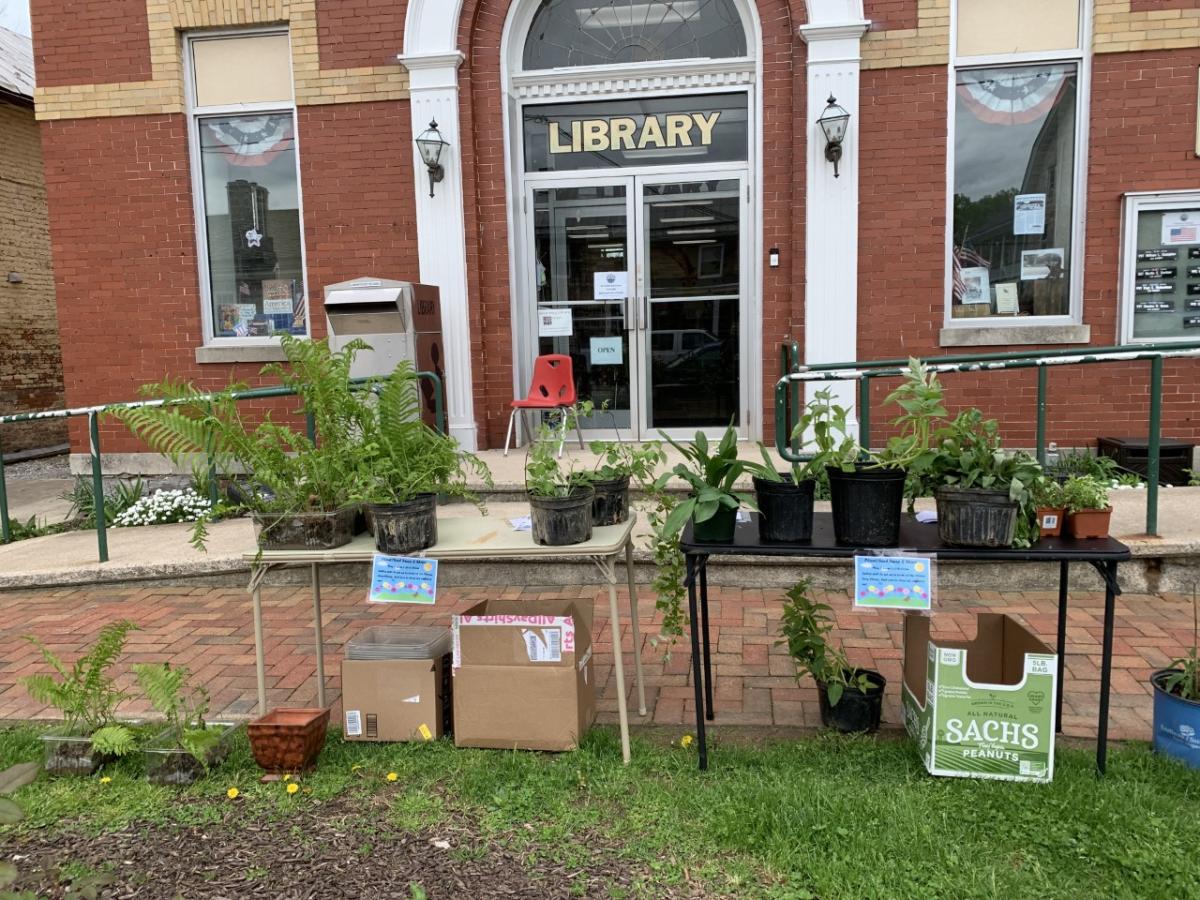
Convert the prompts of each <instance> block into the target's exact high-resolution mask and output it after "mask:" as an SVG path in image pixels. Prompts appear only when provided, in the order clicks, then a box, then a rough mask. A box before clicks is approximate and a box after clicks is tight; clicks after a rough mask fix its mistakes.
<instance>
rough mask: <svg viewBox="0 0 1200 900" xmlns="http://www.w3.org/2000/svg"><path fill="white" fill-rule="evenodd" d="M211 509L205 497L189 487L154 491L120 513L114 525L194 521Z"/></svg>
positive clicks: (126, 525) (127, 525)
mask: <svg viewBox="0 0 1200 900" xmlns="http://www.w3.org/2000/svg"><path fill="white" fill-rule="evenodd" d="M209 509H211V504H210V503H209V502H208V498H207V497H201V496H200V495H199V494H197V493H196V492H195V491H193V490H192V489H191V488H188V489H187V490H182V491H179V490H177V491H155V492H154V493H153V494H150V495H149V496H146V497H143V498H142V499H141V500H139V501H138V502H137V503H135V504H133V506H131V507H129V509H127V510H125V511H124V512H122V513H120V514H119V515H118V516H117V518H116V521H114V522H113V524H114V525H116V526H118V527H122V528H123V527H129V526H133V525H166V524H169V523H171V522H195V521H196V520H197V519H198V518H200V517H201V516H202V515H204V514H205V513H207V512H208V511H209Z"/></svg>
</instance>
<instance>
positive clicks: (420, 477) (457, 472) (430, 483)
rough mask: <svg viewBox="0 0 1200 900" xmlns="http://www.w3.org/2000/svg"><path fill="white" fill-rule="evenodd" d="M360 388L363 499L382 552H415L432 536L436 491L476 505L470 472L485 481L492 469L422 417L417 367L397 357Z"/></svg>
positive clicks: (434, 538)
mask: <svg viewBox="0 0 1200 900" xmlns="http://www.w3.org/2000/svg"><path fill="white" fill-rule="evenodd" d="M370 387H371V389H370V390H367V391H363V392H360V393H359V394H358V395H357V399H358V400H359V402H360V403H361V405H362V407H363V408H362V411H361V413H360V414H359V420H360V422H361V423H362V433H361V437H360V440H361V443H362V445H363V464H362V465H363V478H364V481H365V485H364V487H363V492H362V493H363V498H364V500H365V501H366V502H367V503H368V504H369V505H368V507H367V509H368V512H369V518H370V521H371V527H372V529H373V531H374V533H375V547H376V549H377V550H379V552H380V553H391V554H404V553H414V552H417V551H420V550H424V549H426V548H427V547H432V546H433V545H434V544H436V543H437V497H438V494H442V495H444V496H449V497H461V498H464V499H467V500H470V501H471V502H473V503H475V504H476V505H477V506H482V505H481V504H480V501H479V498H478V497H477V496H476V494H475V493H474V491H473V490H471V487H470V485H469V483H468V478H469V476H470V474H474V475H476V476H477V477H479V478H480V479H482V480H483V482H484V483H485V484H487V485H488V486H489V487H490V486H491V484H492V477H491V473H490V472H489V471H488V468H487V465H486V464H484V462H483V461H482V460H480V459H479V458H478V457H477V456H475V455H474V454H472V453H468V452H466V451H464V450H462V449H461V448H460V447H459V446H458V442H457V441H456V440H454V438H452V437H450V436H449V435H445V434H441V433H439V432H437V431H435V430H434V429H432V428H430V427H429V426H428V425H426V424H425V423H424V422H423V421H422V420H421V406H420V395H419V393H418V390H417V374H416V372H415V371H414V370H413V366H412V363H410V362H408V361H404V362H401V363H400V365H398V366H397V367H396V368H395V370H394V371H393V372H392V373H391V374H390V375H388V376H387V377H386V378H384V379H380V380H378V381H376V382H374V383H372V385H371V386H370Z"/></svg>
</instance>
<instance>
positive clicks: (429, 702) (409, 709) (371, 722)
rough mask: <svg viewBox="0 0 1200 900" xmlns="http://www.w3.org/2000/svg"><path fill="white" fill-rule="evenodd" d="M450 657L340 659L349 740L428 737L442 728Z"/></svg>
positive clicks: (447, 699) (447, 700) (444, 727)
mask: <svg viewBox="0 0 1200 900" xmlns="http://www.w3.org/2000/svg"><path fill="white" fill-rule="evenodd" d="M448 665H449V659H448V658H446V659H445V660H444V661H443V658H441V657H439V658H438V659H344V660H342V709H343V710H344V723H343V724H344V726H345V728H344V731H343V735H344V737H345V739H346V740H348V741H430V740H435V739H437V738H440V737H441V736H442V735H443V734H445V733H446V731H447V726H448V724H449V723H448V722H447V719H448V715H447V714H448V713H449V706H448V704H449V703H450V697H449V691H448V684H447V681H448V679H446V678H445V677H444V673H445V667H446V666H448Z"/></svg>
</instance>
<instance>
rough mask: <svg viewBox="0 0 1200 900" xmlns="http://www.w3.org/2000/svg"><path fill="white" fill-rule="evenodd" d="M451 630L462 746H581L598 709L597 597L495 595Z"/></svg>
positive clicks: (457, 738)
mask: <svg viewBox="0 0 1200 900" xmlns="http://www.w3.org/2000/svg"><path fill="white" fill-rule="evenodd" d="M451 630H452V632H453V640H454V650H453V657H454V663H453V664H454V678H453V681H454V743H455V744H456V745H457V746H459V747H493V748H502V749H507V750H514V749H520V750H574V749H576V748H577V747H578V746H579V740H580V738H581V737H582V736H583V734H584V733H585V732H586V731H587V730H588V728H589V727H591V724H592V720H593V719H594V718H595V716H596V693H595V680H596V679H595V672H594V667H593V664H592V638H591V631H592V610H591V604H590V603H588V602H587V601H575V600H528V601H518V600H488V601H485V602H483V603H480V604H478V605H476V606H474V607H472V608H471V609H469V610H467V612H465V613H463V614H462V615H456V616H454V618H453V622H452V626H451Z"/></svg>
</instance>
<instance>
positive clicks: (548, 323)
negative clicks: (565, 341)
mask: <svg viewBox="0 0 1200 900" xmlns="http://www.w3.org/2000/svg"><path fill="white" fill-rule="evenodd" d="M537 315H538V337H570V336H571V335H572V334H573V333H574V331H575V328H574V325H573V324H572V322H571V310H570V308H567V309H539V310H538V314H537Z"/></svg>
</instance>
